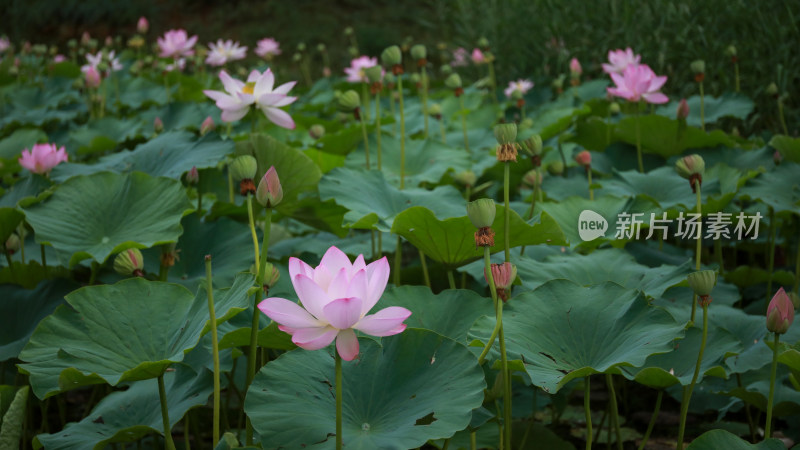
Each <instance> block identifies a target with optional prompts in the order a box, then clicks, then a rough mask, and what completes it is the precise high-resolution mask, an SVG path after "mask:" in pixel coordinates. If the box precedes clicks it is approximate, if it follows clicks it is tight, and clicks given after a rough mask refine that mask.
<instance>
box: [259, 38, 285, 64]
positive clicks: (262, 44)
mask: <svg viewBox="0 0 800 450" xmlns="http://www.w3.org/2000/svg"><path fill="white" fill-rule="evenodd" d="M280 54H281V45H280V43H279V42H278V41H276V40H275V39H272V38H264V39H262V40H260V41H258V47H256V55H258V56H260V57H262V58H264V59H270V58H272V57H273V56H276V55H280Z"/></svg>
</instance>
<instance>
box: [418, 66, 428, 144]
mask: <svg viewBox="0 0 800 450" xmlns="http://www.w3.org/2000/svg"><path fill="white" fill-rule="evenodd" d="M420 84H421V85H422V117H424V118H425V134H424V137H425V139H427V138H428V70H427V69H426V68H425V66H422V73H421V74H420Z"/></svg>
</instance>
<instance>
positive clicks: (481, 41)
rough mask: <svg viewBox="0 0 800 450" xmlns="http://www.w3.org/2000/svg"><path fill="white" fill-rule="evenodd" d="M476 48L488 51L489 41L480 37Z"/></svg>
mask: <svg viewBox="0 0 800 450" xmlns="http://www.w3.org/2000/svg"><path fill="white" fill-rule="evenodd" d="M478 47H480V48H482V49H484V50H488V49H489V40H488V39H486V37H484V36H481V37H480V39H478Z"/></svg>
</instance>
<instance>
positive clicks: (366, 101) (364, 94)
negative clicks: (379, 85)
mask: <svg viewBox="0 0 800 450" xmlns="http://www.w3.org/2000/svg"><path fill="white" fill-rule="evenodd" d="M361 98H363V99H364V114H363V115H364V119H366V120H369V90H368V89H367V83H366V82H364V83H361Z"/></svg>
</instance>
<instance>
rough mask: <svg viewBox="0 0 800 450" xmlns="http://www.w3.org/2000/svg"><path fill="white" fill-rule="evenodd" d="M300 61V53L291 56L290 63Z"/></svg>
mask: <svg viewBox="0 0 800 450" xmlns="http://www.w3.org/2000/svg"><path fill="white" fill-rule="evenodd" d="M302 59H303V55H301V54H300V53H295V54H294V55H292V62H295V63H298V62H300V61H301V60H302Z"/></svg>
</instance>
